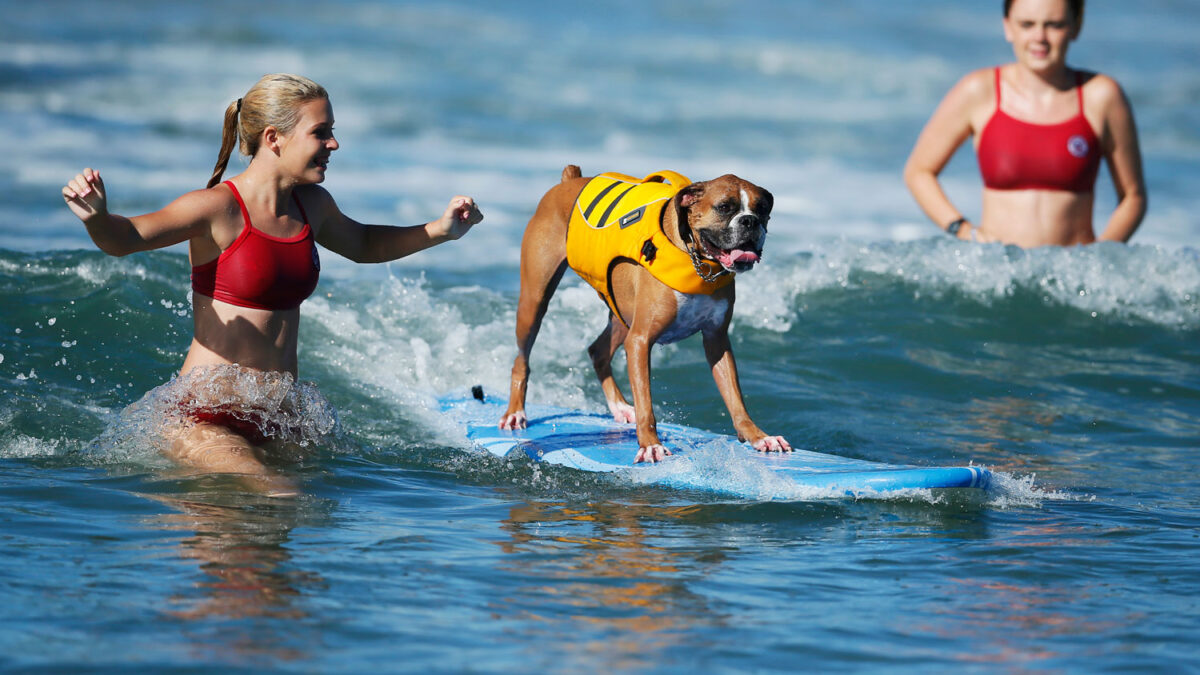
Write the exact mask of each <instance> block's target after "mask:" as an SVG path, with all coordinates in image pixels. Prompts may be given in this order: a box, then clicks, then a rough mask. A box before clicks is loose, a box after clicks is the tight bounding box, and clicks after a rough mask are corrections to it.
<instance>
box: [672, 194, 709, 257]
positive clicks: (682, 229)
mask: <svg viewBox="0 0 1200 675" xmlns="http://www.w3.org/2000/svg"><path fill="white" fill-rule="evenodd" d="M703 194H704V183H691V184H690V185H687V186H685V187H684V188H683V189H682V190H680V191H679V192H677V193H675V222H676V224H677V227H678V228H679V238H680V239H682V240H683V243H684V245H686V246H691V245H692V222H691V219H690V218H688V208H690V207H691V205H692V204H695V203H696V202H698V201H700V196H701V195H703Z"/></svg>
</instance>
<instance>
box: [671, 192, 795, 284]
mask: <svg viewBox="0 0 1200 675" xmlns="http://www.w3.org/2000/svg"><path fill="white" fill-rule="evenodd" d="M675 199H676V209H677V211H678V215H679V234H680V236H681V237H683V238H684V241H685V243H686V242H687V241H688V240H689V238H690V240H691V243H692V246H693V247H694V248H695V250H696V252H697V253H699V254H700V256H701V257H702V258H707V259H709V260H713V261H715V262H716V263H718V264H719V265H721V267H723V268H725V269H726V270H729V271H730V272H744V271H746V270H748V269H751V268H752V267H754V265H755V263H757V262H758V261H759V260H760V259H761V258H762V251H763V245H764V244H765V243H766V240H767V221H768V220H770V217H771V206H772V205H773V204H774V201H775V200H774V198H773V197H772V196H771V193H770V192H767V191H766V190H764V189H762V188H760V187H758V186H757V185H755V184H754V183H751V182H749V181H745V180H742V179H741V178H738V177H737V176H734V175H731V174H726V175H724V176H721V177H720V178H714V179H713V180H709V181H704V182H702V183H692V184H691V185H688V186H687V187H685V188H683V189H682V190H680V191H679V194H677V195H676V196H675Z"/></svg>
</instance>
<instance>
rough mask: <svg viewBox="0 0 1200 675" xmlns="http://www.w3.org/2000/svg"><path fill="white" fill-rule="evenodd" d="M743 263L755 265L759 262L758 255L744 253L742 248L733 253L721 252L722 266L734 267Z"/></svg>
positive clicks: (748, 252) (752, 252) (734, 250)
mask: <svg viewBox="0 0 1200 675" xmlns="http://www.w3.org/2000/svg"><path fill="white" fill-rule="evenodd" d="M741 262H744V263H750V264H754V263H756V262H758V254H757V253H755V252H754V251H743V250H742V249H740V248H735V249H733V250H732V251H722V252H721V264H722V265H724V266H726V267H732V266H733V265H735V264H737V263H741Z"/></svg>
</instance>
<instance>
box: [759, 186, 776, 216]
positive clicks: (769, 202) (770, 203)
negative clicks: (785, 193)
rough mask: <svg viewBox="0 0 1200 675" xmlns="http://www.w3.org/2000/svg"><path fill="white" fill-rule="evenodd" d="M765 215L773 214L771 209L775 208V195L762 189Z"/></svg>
mask: <svg viewBox="0 0 1200 675" xmlns="http://www.w3.org/2000/svg"><path fill="white" fill-rule="evenodd" d="M762 203H763V215H768V216H769V215H771V209H773V208H775V195H773V194H771V193H770V192H768V191H767V190H765V189H764V190H763V191H762Z"/></svg>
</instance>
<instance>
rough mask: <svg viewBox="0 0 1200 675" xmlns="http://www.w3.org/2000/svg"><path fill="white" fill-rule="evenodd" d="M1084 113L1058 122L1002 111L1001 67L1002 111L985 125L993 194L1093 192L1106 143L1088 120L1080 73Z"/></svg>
mask: <svg viewBox="0 0 1200 675" xmlns="http://www.w3.org/2000/svg"><path fill="white" fill-rule="evenodd" d="M1075 90H1076V91H1077V92H1078V93H1079V114H1077V115H1075V117H1072V118H1071V119H1069V120H1067V121H1065V122H1059V123H1058V124H1033V123H1031V122H1024V121H1021V120H1019V119H1017V118H1015V117H1013V116H1011V115H1009V114H1008V113H1006V112H1004V111H1003V110H1001V109H1000V69H999V68H997V69H996V111H995V112H994V113H992V118H991V119H990V120H988V123H987V124H986V125H985V126H984V127H983V132H982V133H981V134H980V137H979V147H978V148H977V149H976V150H975V154H976V156H977V157H978V159H979V172H980V173H981V174H983V184H984V185H985V186H987V187H989V188H991V189H993V190H1062V191H1066V192H1091V191H1092V189H1093V188H1094V187H1095V185H1096V173H1097V172H1098V171H1099V170H1100V141H1099V140H1098V139H1097V138H1096V133H1095V132H1094V131H1092V125H1091V124H1088V121H1087V118H1086V117H1084V116H1083V85H1082V83H1081V78H1080V76H1079V73H1078V72H1077V73H1075Z"/></svg>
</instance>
